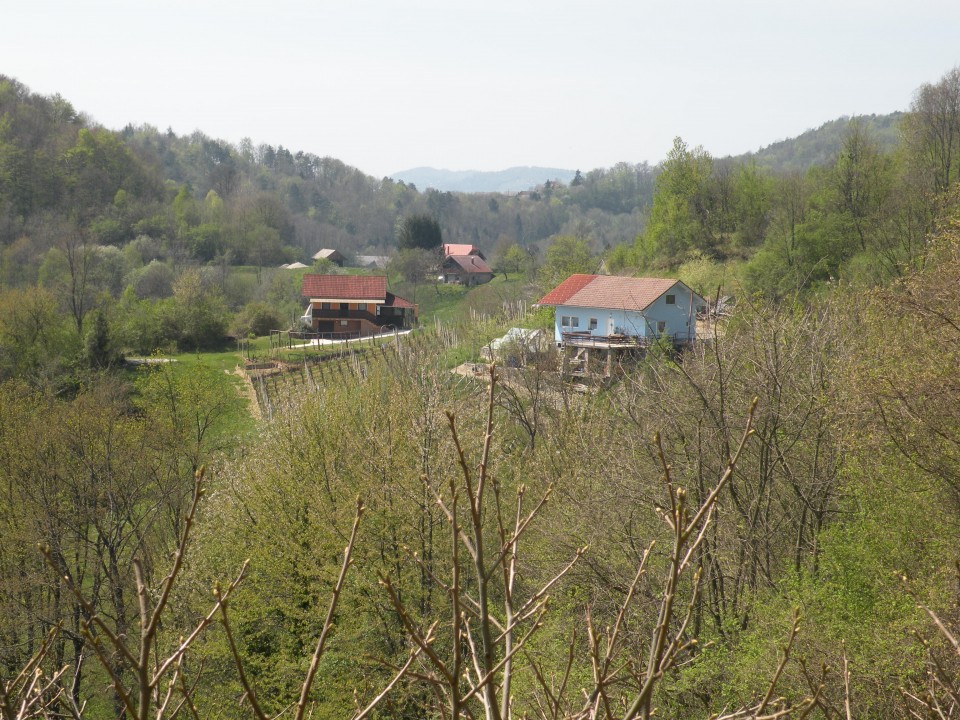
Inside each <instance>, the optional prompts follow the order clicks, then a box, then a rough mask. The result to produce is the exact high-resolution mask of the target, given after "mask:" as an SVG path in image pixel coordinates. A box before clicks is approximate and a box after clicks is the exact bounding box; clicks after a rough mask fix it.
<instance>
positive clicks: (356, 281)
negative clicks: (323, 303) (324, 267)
mask: <svg viewBox="0 0 960 720" xmlns="http://www.w3.org/2000/svg"><path fill="white" fill-rule="evenodd" d="M300 293H301V294H302V295H304V296H306V297H309V298H328V299H330V300H340V299H342V300H379V301H380V302H383V301H384V300H386V297H387V278H386V277H384V276H382V275H304V276H303V285H302V287H301V291H300Z"/></svg>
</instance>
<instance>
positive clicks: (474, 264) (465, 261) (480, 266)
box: [447, 255, 493, 273]
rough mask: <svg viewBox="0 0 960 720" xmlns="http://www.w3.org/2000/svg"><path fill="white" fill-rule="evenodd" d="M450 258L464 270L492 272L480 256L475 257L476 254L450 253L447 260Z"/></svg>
mask: <svg viewBox="0 0 960 720" xmlns="http://www.w3.org/2000/svg"><path fill="white" fill-rule="evenodd" d="M450 260H452V261H453V262H455V263H456V264H457V265H459V266H460V268H461V269H462V270H463V271H464V272H471V273H492V272H493V270H491V269H490V266H489V265H487V264H486V263H485V262H484V261H483V259H482V258H479V257H477V256H476V255H450V256H448V257H447V261H450Z"/></svg>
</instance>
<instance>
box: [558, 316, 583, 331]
mask: <svg viewBox="0 0 960 720" xmlns="http://www.w3.org/2000/svg"><path fill="white" fill-rule="evenodd" d="M560 327H562V328H571V329H572V328H578V327H580V318H578V317H577V316H576V315H561V316H560Z"/></svg>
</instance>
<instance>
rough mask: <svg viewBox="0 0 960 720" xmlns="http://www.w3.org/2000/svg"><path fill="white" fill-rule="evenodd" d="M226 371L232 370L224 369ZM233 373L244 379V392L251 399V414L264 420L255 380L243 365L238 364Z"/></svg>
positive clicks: (257, 418)
mask: <svg viewBox="0 0 960 720" xmlns="http://www.w3.org/2000/svg"><path fill="white" fill-rule="evenodd" d="M224 372H226V373H229V372H230V371H229V370H224ZM231 374H233V375H238V376H240V379H241V380H242V381H243V391H242V394H243V395H244V396H245V397H246V398H247V399H248V400H249V401H250V414H251V415H252V416H253V419H254V420H263V413H261V412H260V401H259V400H257V391H256V389H255V388H254V387H253V381H252V380H251V379H250V376H249V375H247V373H246V372H245V371H244V369H243V366H242V365H237V368H236V369H235V370H234V371H233V373H231Z"/></svg>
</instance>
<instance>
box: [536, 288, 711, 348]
mask: <svg viewBox="0 0 960 720" xmlns="http://www.w3.org/2000/svg"><path fill="white" fill-rule="evenodd" d="M668 295H672V296H673V298H674V301H675V302H674V303H673V304H667V296H668ZM703 304H704V300H703V298H701V297H700V296H699V295H697V294H696V293H694V292H693V291H692V290H690V289H689V288H688V287H687V286H686V285H684V284H683V283H680V282H678V283H677V284H676V285H674V286H673V287H672V288H670V289H669V290H667V291H666V292H665V293H664V294H663V295H661V296H660V297H659V298H657V299H656V300H655V301H654V302H653V303H652V304H651V305H649V306H648V307H647V308H646V309H645V310H644V311H643V312H640V311H635V310H623V309H619V310H618V309H613V308H600V307H596V308H586V307H573V306H570V305H557V306H556V308H555V313H554V326H553V333H554V338H555V340H556V342H557V343H561V342H562V341H563V333H565V332H578V333H587V334H589V335H590V336H592V337H606V336H608V335H628V336H631V337H640V338H654V337H658V336H659V335H671V336H673V337H675V338H676V339H677V340H692V339H693V338H695V337H696V317H697V309H698V306H700V305H703ZM564 318H567V319H568V324H566V325H564ZM591 320H595V321H596V327H594V328H591ZM660 322H663V323H665V324H666V325H665V328H664V329H663V331H662V333H661V332H658V331H657V329H658V323H660Z"/></svg>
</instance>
